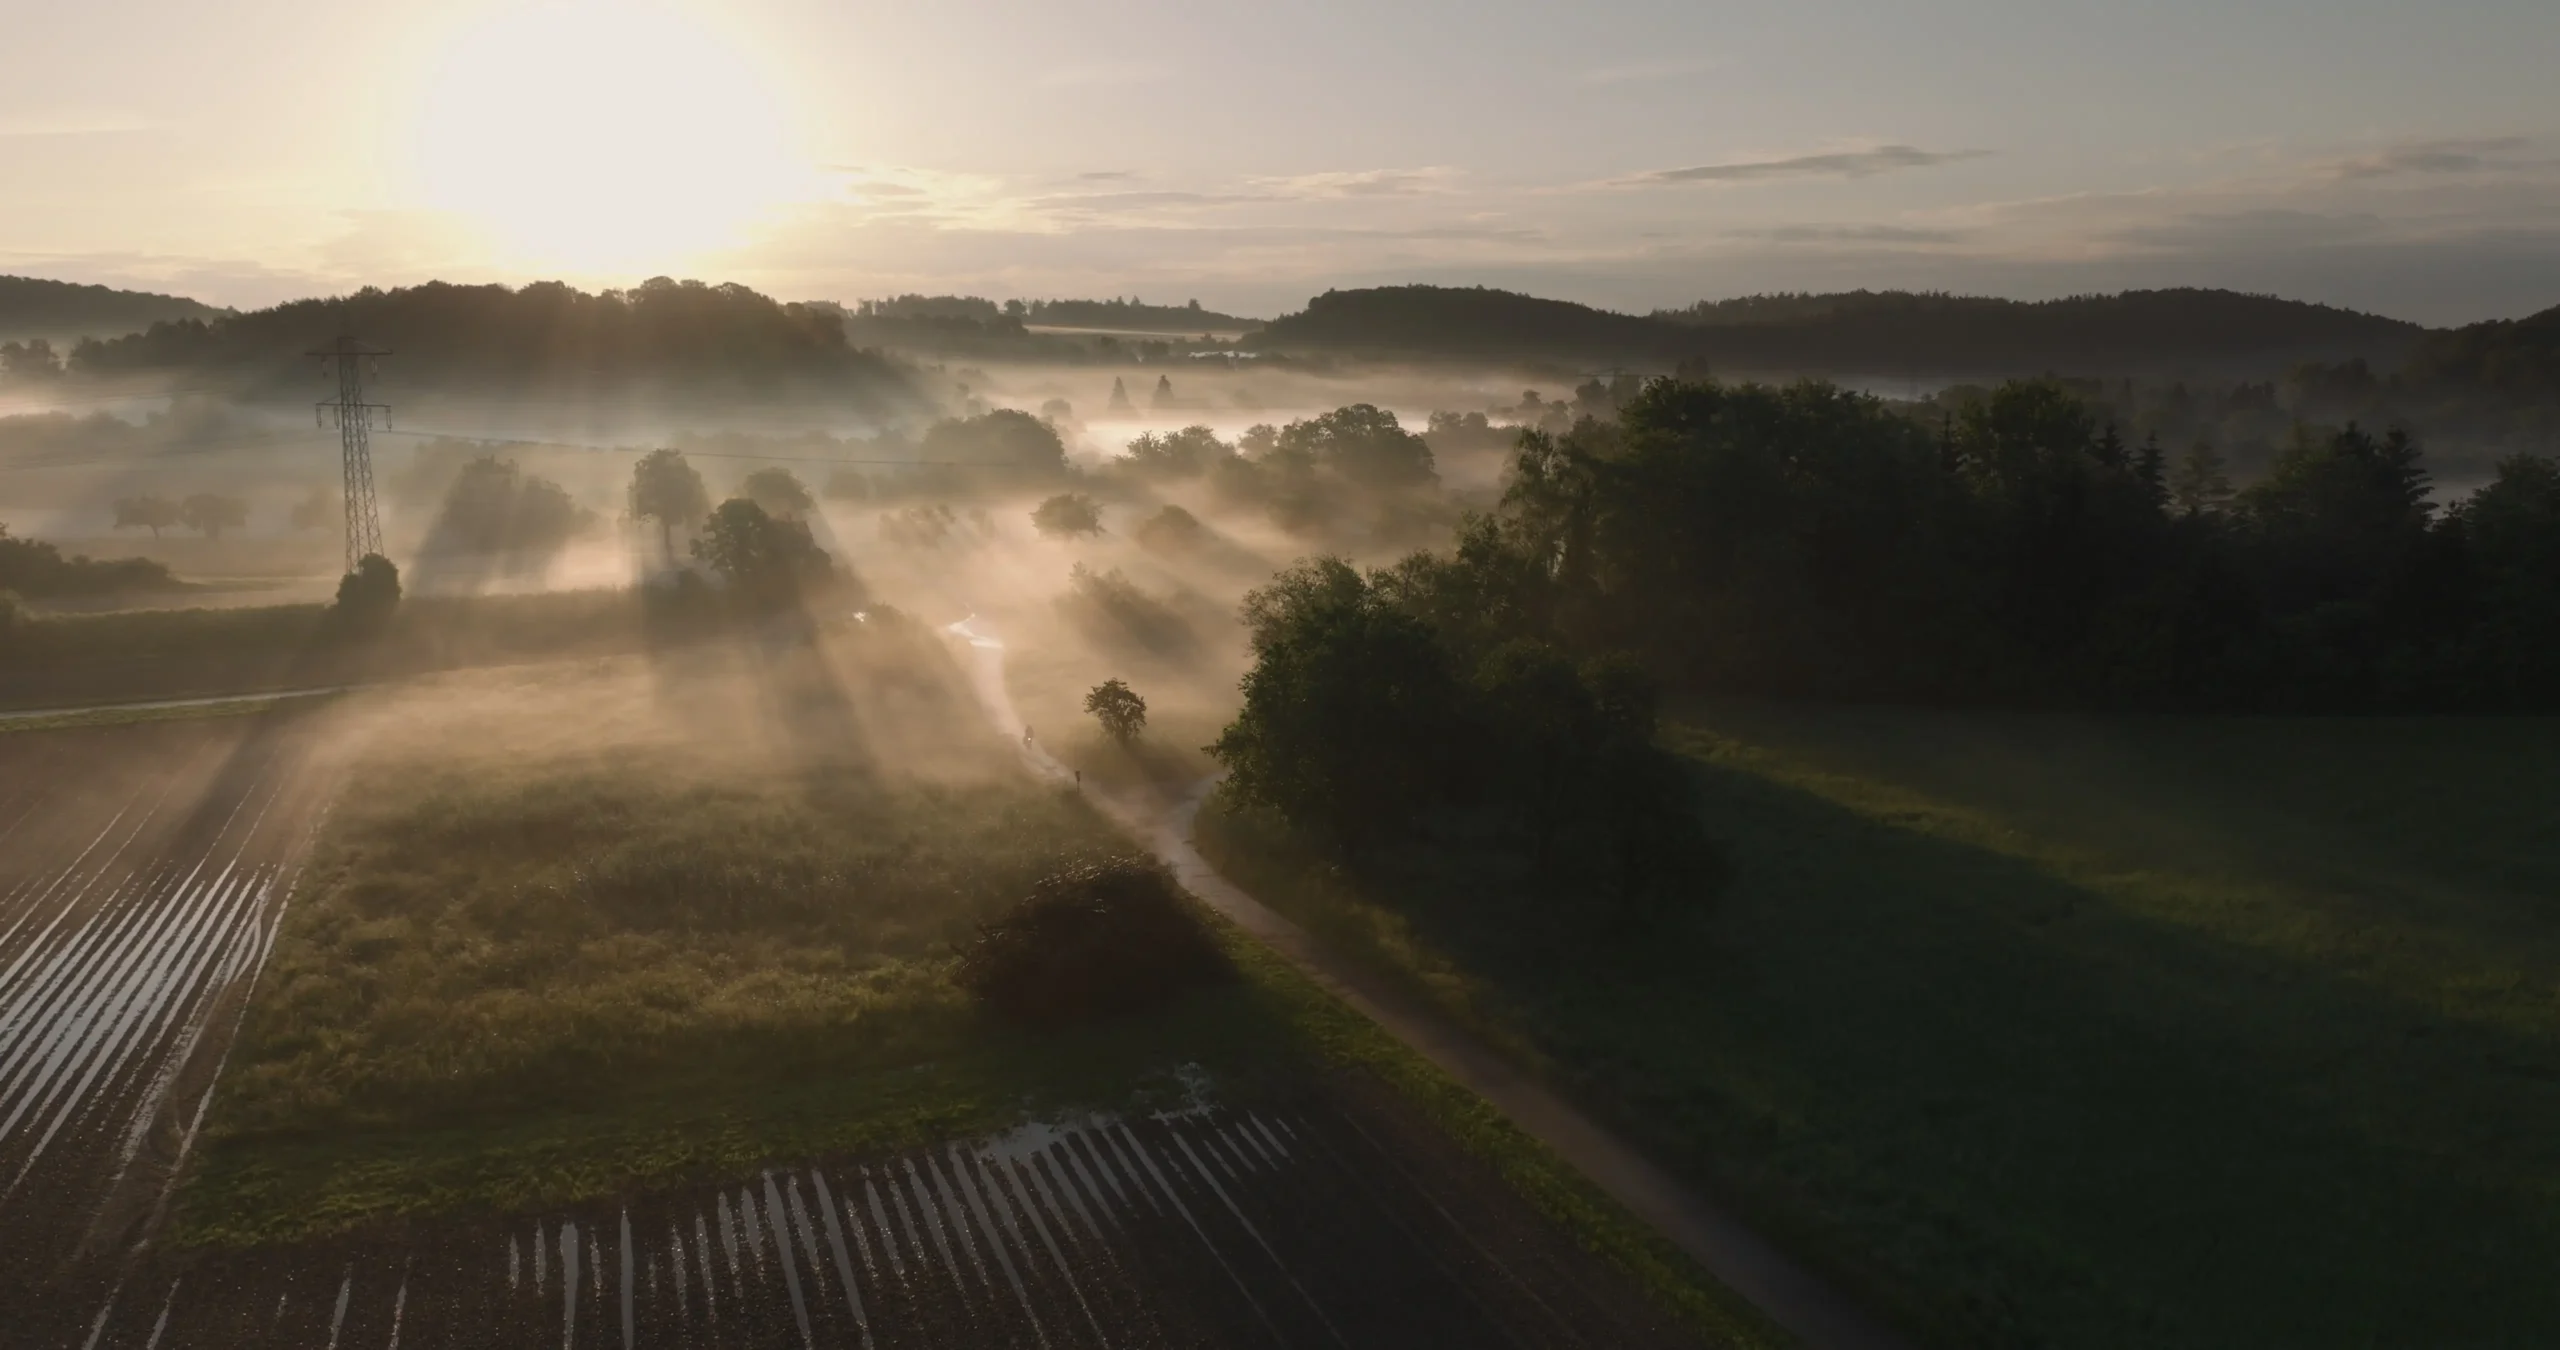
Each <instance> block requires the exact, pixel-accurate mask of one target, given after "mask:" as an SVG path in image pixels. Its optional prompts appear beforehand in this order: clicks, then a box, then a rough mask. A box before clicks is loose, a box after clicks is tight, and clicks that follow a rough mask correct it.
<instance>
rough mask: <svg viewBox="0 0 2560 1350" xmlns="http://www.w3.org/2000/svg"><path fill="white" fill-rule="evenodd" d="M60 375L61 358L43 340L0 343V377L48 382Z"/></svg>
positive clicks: (49, 344)
mask: <svg viewBox="0 0 2560 1350" xmlns="http://www.w3.org/2000/svg"><path fill="white" fill-rule="evenodd" d="M61 373H62V357H61V356H60V355H58V354H57V353H55V351H54V350H53V344H52V343H51V342H48V341H46V340H45V339H43V338H36V339H35V340H33V341H30V342H0V375H7V376H9V377H11V378H13V379H20V380H49V379H52V378H53V377H54V376H56V375H60V374H61Z"/></svg>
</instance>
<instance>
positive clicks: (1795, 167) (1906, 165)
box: [1611, 145, 1991, 187]
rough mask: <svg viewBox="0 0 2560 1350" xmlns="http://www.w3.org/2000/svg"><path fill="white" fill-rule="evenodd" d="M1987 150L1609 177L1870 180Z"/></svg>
mask: <svg viewBox="0 0 2560 1350" xmlns="http://www.w3.org/2000/svg"><path fill="white" fill-rule="evenodd" d="M1990 153H1991V152H1990V151H1988V150H1923V149H1921V148H1920V147H1918V146H1916V145H1880V146H1877V147H1875V148H1874V149H1872V150H1834V151H1829V152H1826V153H1823V154H1816V155H1792V156H1789V157H1787V158H1785V159H1750V160H1737V161H1734V162H1731V163H1726V164H1700V165H1696V166H1694V167H1691V168H1686V169H1656V170H1654V171H1652V172H1651V173H1640V174H1635V175H1632V176H1630V177H1626V178H1619V179H1613V180H1611V181H1612V183H1613V184H1614V185H1616V186H1619V187H1672V186H1678V185H1681V184H1687V183H1758V182H1765V181H1767V180H1770V179H1773V178H1872V177H1874V176H1875V175H1877V174H1880V173H1893V172H1896V171H1897V170H1901V169H1926V168H1933V167H1935V166H1937V165H1940V164H1953V163H1956V162H1958V161H1960V160H1968V159H1980V158H1982V157H1983V156H1985V155H1988V154H1990Z"/></svg>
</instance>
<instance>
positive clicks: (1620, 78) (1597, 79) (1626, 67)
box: [1568, 56, 1726, 87]
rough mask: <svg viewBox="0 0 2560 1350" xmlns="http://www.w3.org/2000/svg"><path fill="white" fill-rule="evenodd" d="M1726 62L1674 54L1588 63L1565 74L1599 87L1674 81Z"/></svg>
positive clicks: (1577, 82)
mask: <svg viewBox="0 0 2560 1350" xmlns="http://www.w3.org/2000/svg"><path fill="white" fill-rule="evenodd" d="M1725 64H1726V62H1724V61H1722V60H1720V59H1718V58H1715V57H1711V56H1675V57H1666V58H1663V59H1661V60H1655V61H1629V62H1626V63H1624V64H1621V65H1612V66H1590V67H1586V68H1584V69H1582V70H1577V71H1575V72H1573V74H1572V75H1571V76H1570V77H1568V78H1570V79H1571V80H1572V81H1573V82H1574V83H1575V84H1579V85H1585V86H1591V87H1599V86H1604V85H1612V84H1648V83H1651V82H1653V81H1655V80H1676V79H1679V78H1680V77H1682V76H1684V75H1703V74H1705V73H1706V72H1708V71H1710V70H1715V69H1717V68H1719V67H1721V66H1723V65H1725Z"/></svg>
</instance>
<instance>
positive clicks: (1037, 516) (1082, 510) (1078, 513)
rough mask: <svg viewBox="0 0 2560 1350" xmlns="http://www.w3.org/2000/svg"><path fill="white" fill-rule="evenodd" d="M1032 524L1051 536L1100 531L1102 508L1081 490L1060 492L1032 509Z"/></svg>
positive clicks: (1058, 536)
mask: <svg viewBox="0 0 2560 1350" xmlns="http://www.w3.org/2000/svg"><path fill="white" fill-rule="evenodd" d="M1031 526H1032V528H1033V529H1036V530H1038V531H1040V533H1042V534H1045V535H1049V536H1051V537H1053V538H1060V537H1068V536H1073V535H1079V534H1100V533H1102V508H1101V507H1100V506H1098V505H1096V504H1095V503H1094V500H1093V498H1091V497H1088V496H1086V495H1084V494H1083V493H1081V492H1061V493H1059V494H1058V495H1057V496H1055V497H1051V498H1050V499H1048V500H1047V501H1044V502H1042V503H1040V505H1039V506H1038V507H1036V508H1034V509H1033V510H1032V512H1031Z"/></svg>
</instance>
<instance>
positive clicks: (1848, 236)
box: [1728, 225, 1965, 245]
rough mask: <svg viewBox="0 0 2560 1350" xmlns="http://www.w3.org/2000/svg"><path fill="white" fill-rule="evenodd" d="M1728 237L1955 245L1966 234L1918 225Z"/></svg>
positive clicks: (1794, 228) (1811, 228)
mask: <svg viewBox="0 0 2560 1350" xmlns="http://www.w3.org/2000/svg"><path fill="white" fill-rule="evenodd" d="M1728 237H1730V238H1734V239H1753V240H1758V241H1760V242H1762V243H1767V244H1923V245H1926V244H1953V243H1958V242H1961V241H1962V240H1963V239H1964V238H1965V233H1964V231H1962V230H1946V229H1931V228H1927V227H1923V226H1917V225H1776V226H1772V227H1770V228H1768V229H1760V230H1735V231H1733V232H1732V233H1731V235H1730V236H1728Z"/></svg>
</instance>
